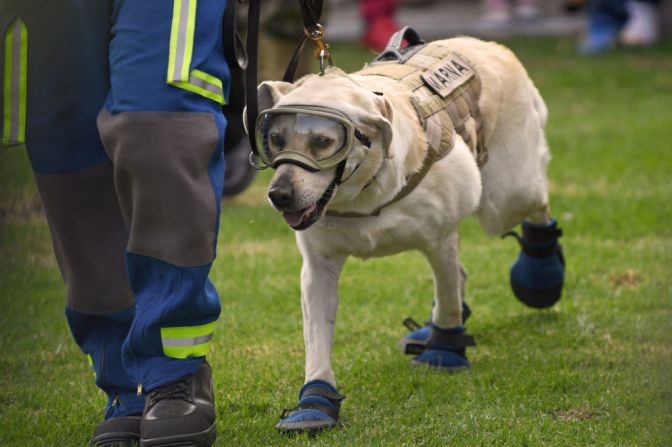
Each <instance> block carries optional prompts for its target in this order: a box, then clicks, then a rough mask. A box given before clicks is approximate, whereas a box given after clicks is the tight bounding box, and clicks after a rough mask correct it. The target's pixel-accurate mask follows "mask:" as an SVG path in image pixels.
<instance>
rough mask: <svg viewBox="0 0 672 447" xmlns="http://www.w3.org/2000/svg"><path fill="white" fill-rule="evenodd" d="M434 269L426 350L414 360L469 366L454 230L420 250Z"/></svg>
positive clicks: (446, 366) (450, 366) (442, 365)
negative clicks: (436, 242) (432, 295)
mask: <svg viewBox="0 0 672 447" xmlns="http://www.w3.org/2000/svg"><path fill="white" fill-rule="evenodd" d="M424 253H425V256H426V257H427V260H428V261H429V263H430V265H431V267H432V271H433V273H434V308H433V309H432V321H431V324H430V331H429V337H428V339H427V341H426V344H427V348H426V350H425V351H424V352H423V353H421V354H420V355H418V356H417V357H416V358H415V360H414V362H415V363H422V364H427V365H430V366H432V367H437V368H444V369H455V368H466V367H469V361H468V360H467V358H466V354H465V350H466V349H465V348H466V347H468V346H473V345H474V341H473V338H472V337H470V336H468V335H465V334H464V326H463V318H462V317H463V315H462V312H463V307H462V301H463V299H464V297H463V294H464V284H463V282H464V280H465V279H466V275H464V274H463V273H462V271H461V267H460V260H459V255H458V234H457V231H454V232H452V233H451V234H450V235H449V236H448V237H447V238H445V239H444V240H442V241H441V242H440V243H438V244H437V245H436V246H433V247H430V248H428V249H426V250H424Z"/></svg>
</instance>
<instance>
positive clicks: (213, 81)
mask: <svg viewBox="0 0 672 447" xmlns="http://www.w3.org/2000/svg"><path fill="white" fill-rule="evenodd" d="M191 75H192V76H194V77H197V78H198V79H202V80H204V81H205V82H209V83H210V84H213V85H215V86H217V87H219V90H222V88H223V87H222V81H221V79H219V78H217V77H215V76H212V75H209V74H207V73H206V72H204V71H201V70H196V69H195V68H194V69H193V70H191Z"/></svg>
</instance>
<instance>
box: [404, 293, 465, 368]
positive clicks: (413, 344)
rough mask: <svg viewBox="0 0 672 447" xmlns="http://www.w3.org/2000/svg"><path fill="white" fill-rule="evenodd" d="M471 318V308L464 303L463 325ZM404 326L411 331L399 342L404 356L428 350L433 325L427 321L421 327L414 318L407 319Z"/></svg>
mask: <svg viewBox="0 0 672 447" xmlns="http://www.w3.org/2000/svg"><path fill="white" fill-rule="evenodd" d="M470 316H471V308H470V307H469V306H468V305H467V303H465V302H462V324H464V323H466V321H467V319H468V318H469V317H470ZM403 325H404V326H406V327H407V328H408V330H409V331H410V332H409V333H408V334H406V335H405V336H404V338H402V339H401V340H399V348H400V349H401V352H402V353H403V354H408V355H418V354H421V353H422V352H424V351H425V349H427V339H428V338H429V334H430V333H431V331H432V323H431V322H430V321H427V322H426V323H425V325H424V326H420V325H419V324H418V323H417V322H416V321H415V320H414V319H413V318H410V317H409V318H406V319H405V320H404V321H403Z"/></svg>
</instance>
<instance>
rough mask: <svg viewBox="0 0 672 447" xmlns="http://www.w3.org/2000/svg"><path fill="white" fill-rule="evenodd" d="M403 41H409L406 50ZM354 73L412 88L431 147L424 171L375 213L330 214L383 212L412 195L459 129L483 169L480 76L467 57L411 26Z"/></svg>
mask: <svg viewBox="0 0 672 447" xmlns="http://www.w3.org/2000/svg"><path fill="white" fill-rule="evenodd" d="M403 41H406V42H407V45H406V46H404V47H403V48H402V42H403ZM354 74H357V75H360V76H385V77H388V78H392V79H394V80H396V81H397V82H398V83H399V85H400V86H401V87H402V88H405V89H408V90H410V91H411V103H412V104H413V107H414V108H415V112H416V113H417V115H418V119H419V120H420V123H421V124H422V126H423V128H424V130H425V134H426V136H427V142H428V145H429V150H428V152H427V155H426V156H425V160H424V162H423V165H422V168H421V169H420V171H419V172H417V173H415V174H413V175H412V176H411V177H410V178H408V179H407V183H406V185H405V186H404V188H402V190H401V191H400V192H399V194H397V195H396V196H395V197H394V198H393V199H392V200H391V201H390V202H388V203H386V204H385V205H383V206H381V207H379V208H378V209H376V210H375V211H374V212H373V213H370V214H359V213H339V212H336V211H327V215H331V216H335V217H365V216H371V215H374V216H375V215H378V214H379V213H380V210H381V209H382V208H384V207H386V206H389V205H391V204H392V203H394V202H397V201H399V200H401V199H403V198H404V197H406V196H407V195H408V194H410V193H411V191H413V189H415V187H416V186H417V185H418V184H419V183H420V181H422V179H423V178H424V176H425V175H426V174H427V172H428V171H429V169H430V168H431V167H432V165H433V164H434V163H435V162H437V161H438V160H441V159H442V158H443V157H445V156H446V155H448V153H450V151H451V150H452V149H453V146H454V145H455V134H456V133H457V134H458V135H459V136H460V137H461V138H462V139H463V140H464V142H465V143H466V144H467V146H469V148H470V149H471V152H472V154H473V155H474V158H475V160H476V163H477V164H478V167H479V168H481V167H483V166H484V165H485V163H486V162H487V161H488V152H487V150H486V148H485V145H484V136H483V130H484V127H483V121H482V118H481V113H480V110H479V107H478V99H479V98H480V95H481V80H480V78H479V76H478V73H477V72H476V71H475V70H474V69H473V67H472V65H471V64H470V63H469V62H468V61H467V59H466V58H465V57H464V56H462V55H460V54H458V53H456V52H454V51H452V50H450V49H448V48H446V47H444V46H442V45H440V44H439V43H436V42H430V43H425V42H424V41H423V40H422V39H420V37H419V36H418V34H417V33H416V32H415V31H414V30H413V29H411V28H409V27H406V28H404V29H402V30H401V31H399V32H397V33H396V34H395V35H394V36H392V38H391V39H390V41H389V43H388V44H387V48H386V49H385V51H383V52H382V53H381V54H380V55H378V57H376V59H375V60H374V61H373V62H372V63H370V64H368V65H367V66H366V67H364V68H363V69H362V70H360V71H358V72H356V73H354Z"/></svg>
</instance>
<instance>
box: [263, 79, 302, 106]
mask: <svg viewBox="0 0 672 447" xmlns="http://www.w3.org/2000/svg"><path fill="white" fill-rule="evenodd" d="M295 88H296V86H295V85H294V84H291V83H289V82H282V81H264V82H262V83H261V84H259V87H257V97H258V98H259V111H262V110H266V109H270V108H271V107H273V106H274V105H275V104H276V103H277V102H278V101H279V100H280V98H282V97H283V96H285V95H286V94H287V93H289V92H291V91H292V90H294V89H295Z"/></svg>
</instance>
